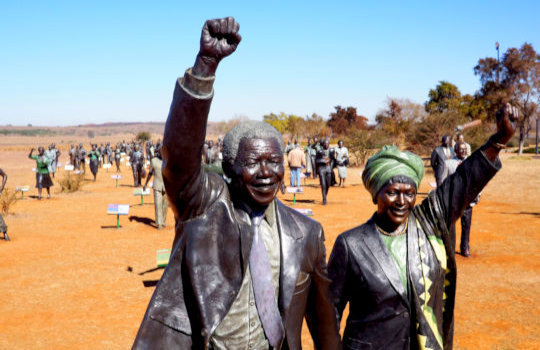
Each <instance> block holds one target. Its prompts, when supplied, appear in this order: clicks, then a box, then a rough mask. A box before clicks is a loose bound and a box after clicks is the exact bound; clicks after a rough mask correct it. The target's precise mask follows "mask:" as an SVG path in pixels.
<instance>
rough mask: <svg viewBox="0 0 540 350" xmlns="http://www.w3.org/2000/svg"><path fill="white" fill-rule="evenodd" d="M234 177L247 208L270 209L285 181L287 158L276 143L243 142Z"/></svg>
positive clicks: (239, 148)
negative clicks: (285, 158)
mask: <svg viewBox="0 0 540 350" xmlns="http://www.w3.org/2000/svg"><path fill="white" fill-rule="evenodd" d="M234 173H235V175H236V176H237V179H236V180H237V181H238V182H239V184H240V190H241V195H242V197H243V199H244V200H245V201H246V202H247V204H250V205H255V206H266V205H268V204H270V202H272V200H273V199H274V198H275V196H276V193H277V191H278V190H279V187H280V185H281V181H282V180H283V174H284V168H283V154H282V152H281V148H280V146H279V143H278V141H277V140H276V139H242V141H241V142H240V144H239V145H238V156H237V160H236V164H235V165H234Z"/></svg>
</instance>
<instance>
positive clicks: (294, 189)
mask: <svg viewBox="0 0 540 350" xmlns="http://www.w3.org/2000/svg"><path fill="white" fill-rule="evenodd" d="M287 193H292V194H293V204H296V194H297V193H304V189H303V188H302V187H287Z"/></svg>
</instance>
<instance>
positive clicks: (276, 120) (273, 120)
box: [263, 112, 289, 134]
mask: <svg viewBox="0 0 540 350" xmlns="http://www.w3.org/2000/svg"><path fill="white" fill-rule="evenodd" d="M263 120H264V121H265V122H267V123H268V124H270V125H272V126H273V127H274V128H276V130H277V131H279V132H280V133H282V134H283V133H285V132H286V131H287V126H288V125H287V124H288V121H289V117H288V116H287V114H285V113H283V112H281V113H280V114H279V115H277V114H274V113H270V114H267V115H264V116H263Z"/></svg>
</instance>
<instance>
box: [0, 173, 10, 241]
mask: <svg viewBox="0 0 540 350" xmlns="http://www.w3.org/2000/svg"><path fill="white" fill-rule="evenodd" d="M0 176H2V184H0V197H2V192H3V191H4V187H5V186H6V182H7V174H6V173H5V172H4V170H2V169H0ZM7 229H8V227H7V225H6V222H5V221H4V218H3V217H2V213H1V212H0V232H2V233H3V234H4V240H6V241H10V239H9V236H8V233H7Z"/></svg>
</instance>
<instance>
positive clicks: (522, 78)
mask: <svg viewBox="0 0 540 350" xmlns="http://www.w3.org/2000/svg"><path fill="white" fill-rule="evenodd" d="M539 71H540V55H538V54H537V53H536V51H535V50H534V48H533V46H532V45H531V44H529V43H524V44H523V45H522V46H521V48H519V49H516V48H509V49H508V50H507V51H506V52H505V54H504V55H503V58H502V60H501V61H500V62H499V61H498V60H496V59H495V58H492V57H486V58H483V59H480V60H479V61H478V64H477V65H476V66H475V67H474V73H475V74H476V75H478V76H479V77H480V82H481V83H482V87H481V89H480V91H479V93H478V94H479V96H481V97H483V98H484V103H485V106H486V109H487V111H488V115H489V116H490V118H493V117H494V116H495V111H496V110H497V109H498V108H499V107H500V106H502V105H503V104H504V103H506V102H510V103H511V104H513V105H514V106H517V107H518V108H519V112H520V118H519V120H518V127H519V150H518V154H519V155H521V153H522V152H523V144H524V142H525V136H526V134H527V133H528V132H529V131H530V129H531V125H532V118H533V117H535V116H536V117H538V116H539V114H540V109H539V105H540V76H539Z"/></svg>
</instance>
